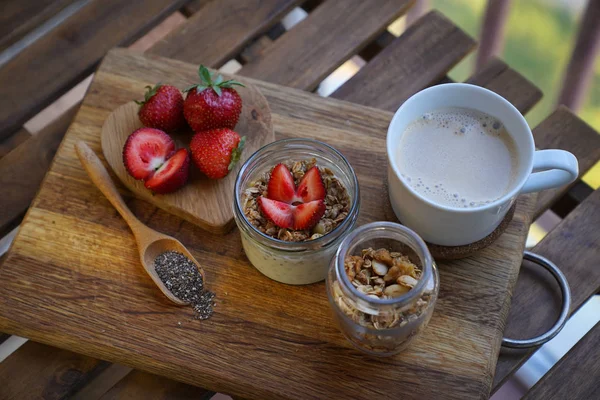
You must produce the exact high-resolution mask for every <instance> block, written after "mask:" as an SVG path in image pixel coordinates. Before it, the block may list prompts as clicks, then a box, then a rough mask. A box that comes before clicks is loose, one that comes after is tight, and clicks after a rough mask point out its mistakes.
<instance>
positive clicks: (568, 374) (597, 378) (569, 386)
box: [523, 323, 600, 400]
mask: <svg viewBox="0 0 600 400" xmlns="http://www.w3.org/2000/svg"><path fill="white" fill-rule="evenodd" d="M599 348H600V323H597V324H596V326H594V327H593V328H592V329H591V330H590V331H589V332H588V333H586V335H585V336H584V337H583V338H582V339H581V340H580V341H579V342H577V344H575V346H574V347H573V348H572V349H571V350H569V352H568V353H567V354H566V355H565V356H564V357H563V358H561V359H560V360H559V361H558V362H557V363H556V364H555V365H554V366H553V367H552V369H551V370H550V371H548V372H547V373H546V375H544V376H543V377H542V379H540V380H539V381H538V382H537V383H536V384H535V385H534V386H533V388H531V390H529V391H528V392H527V394H525V396H523V399H524V400H534V399H544V400H560V399H569V400H588V399H594V398H597V397H598V393H600V351H598V349H599Z"/></svg>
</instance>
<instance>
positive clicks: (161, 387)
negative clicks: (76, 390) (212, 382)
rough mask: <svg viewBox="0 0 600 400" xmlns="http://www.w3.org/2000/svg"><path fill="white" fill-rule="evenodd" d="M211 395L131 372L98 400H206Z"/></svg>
mask: <svg viewBox="0 0 600 400" xmlns="http://www.w3.org/2000/svg"><path fill="white" fill-rule="evenodd" d="M213 395H214V392H211V391H209V390H206V389H202V388H199V387H196V386H192V385H186V384H185V383H180V382H176V381H174V380H172V379H168V378H165V377H162V376H159V375H154V374H149V373H146V372H141V371H131V372H130V373H129V374H128V375H127V376H126V377H125V378H123V379H121V381H119V383H117V384H116V385H115V386H113V387H112V388H111V389H110V390H109V391H108V392H106V393H105V394H104V395H103V396H102V397H101V398H100V400H123V399H131V400H134V399H139V400H208V399H210V398H211V397H212V396H213Z"/></svg>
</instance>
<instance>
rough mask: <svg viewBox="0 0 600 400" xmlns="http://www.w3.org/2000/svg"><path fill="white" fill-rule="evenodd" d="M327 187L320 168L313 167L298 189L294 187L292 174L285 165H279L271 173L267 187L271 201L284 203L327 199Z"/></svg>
mask: <svg viewBox="0 0 600 400" xmlns="http://www.w3.org/2000/svg"><path fill="white" fill-rule="evenodd" d="M325 194H326V192H325V185H323V180H322V179H321V173H320V172H319V168H317V167H316V166H315V167H312V168H311V169H309V170H308V171H306V173H305V174H304V176H303V177H302V179H301V180H300V183H299V184H298V188H296V186H295V185H294V178H293V177H292V173H291V172H290V170H289V169H288V168H287V167H286V166H285V165H284V164H277V165H276V166H275V168H273V171H271V178H270V179H269V184H268V186H267V196H268V197H269V199H272V200H278V201H283V202H284V203H290V204H292V203H308V202H309V201H313V200H323V199H324V198H325Z"/></svg>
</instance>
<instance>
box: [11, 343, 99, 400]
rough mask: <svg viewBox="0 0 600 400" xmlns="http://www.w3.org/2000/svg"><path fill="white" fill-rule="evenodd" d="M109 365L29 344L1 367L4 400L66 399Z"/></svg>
mask: <svg viewBox="0 0 600 400" xmlns="http://www.w3.org/2000/svg"><path fill="white" fill-rule="evenodd" d="M108 365H109V364H108V363H106V362H103V361H98V360H95V359H92V358H90V357H86V356H82V355H79V354H76V353H72V352H70V351H67V350H59V349H56V348H53V347H50V346H46V345H43V344H39V343H35V342H32V341H28V342H27V343H25V344H24V345H23V346H21V347H20V348H19V349H18V350H17V352H15V353H13V354H11V355H10V356H8V358H6V359H5V360H4V361H3V362H2V363H0V384H1V385H2V386H1V388H0V398H2V399H4V400H29V399H31V400H33V399H48V400H51V399H64V398H68V397H69V396H71V395H72V394H73V393H75V392H76V391H77V390H79V389H81V388H82V387H83V386H84V385H85V384H86V383H87V382H89V381H90V380H91V379H93V378H94V377H95V376H96V375H97V374H99V373H100V372H101V371H102V370H104V369H105V368H106V367H107V366H108Z"/></svg>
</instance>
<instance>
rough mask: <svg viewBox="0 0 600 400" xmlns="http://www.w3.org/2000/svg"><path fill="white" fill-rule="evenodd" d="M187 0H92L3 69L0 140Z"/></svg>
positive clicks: (0, 99) (1, 77)
mask: <svg viewBox="0 0 600 400" xmlns="http://www.w3.org/2000/svg"><path fill="white" fill-rule="evenodd" d="M184 2H185V0H128V1H124V0H92V1H90V2H89V3H88V4H86V5H85V6H84V7H83V8H81V9H80V10H79V11H78V12H76V13H75V14H74V15H72V16H71V17H69V18H67V19H66V20H65V21H64V22H63V23H62V24H60V26H58V27H56V28H55V29H53V30H52V31H50V32H49V33H48V34H46V35H44V36H43V37H41V38H40V39H38V40H37V41H35V42H34V43H33V44H31V45H30V46H28V47H27V48H26V49H25V50H24V51H22V52H20V53H19V54H17V55H16V56H15V57H14V58H12V59H10V60H9V61H8V62H7V63H6V64H4V65H3V66H2V68H1V69H0V86H1V87H2V94H3V95H2V98H0V138H3V137H6V136H7V135H9V134H11V133H13V132H14V131H16V130H17V129H18V128H20V127H21V125H22V124H23V123H24V122H25V121H26V120H27V119H29V118H30V117H32V116H33V115H34V114H35V113H37V112H38V111H40V110H41V109H42V108H43V107H45V106H46V105H48V104H49V103H51V102H52V101H54V100H55V99H57V98H58V97H59V96H60V95H62V94H63V93H64V92H65V91H66V90H67V89H69V88H70V87H71V86H73V85H74V84H75V83H76V82H78V81H80V80H81V79H83V78H84V77H85V76H87V75H88V74H89V73H90V72H91V71H92V69H93V68H94V67H95V66H96V65H97V63H98V61H99V60H100V59H101V58H102V57H103V56H104V54H106V52H107V51H108V50H109V49H110V48H112V47H114V46H117V45H127V44H129V43H132V42H133V41H134V40H135V39H137V38H138V37H139V36H141V35H142V34H144V33H145V32H146V31H147V30H149V29H150V28H152V27H153V26H154V25H155V24H156V23H158V22H159V21H161V20H162V19H163V18H165V17H166V16H168V15H169V14H170V13H172V12H173V11H175V10H176V9H177V8H179V7H180V6H181V5H182V4H184Z"/></svg>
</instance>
